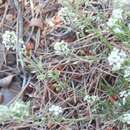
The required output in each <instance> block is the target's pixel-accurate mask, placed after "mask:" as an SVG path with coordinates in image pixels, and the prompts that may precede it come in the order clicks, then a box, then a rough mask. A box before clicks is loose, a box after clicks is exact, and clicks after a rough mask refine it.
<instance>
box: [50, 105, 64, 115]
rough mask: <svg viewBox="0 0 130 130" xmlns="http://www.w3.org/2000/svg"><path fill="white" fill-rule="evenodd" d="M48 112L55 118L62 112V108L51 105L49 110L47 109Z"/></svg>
mask: <svg viewBox="0 0 130 130" xmlns="http://www.w3.org/2000/svg"><path fill="white" fill-rule="evenodd" d="M49 112H51V113H52V114H53V115H55V116H58V115H60V114H62V113H63V110H62V107H60V106H57V105H52V106H51V107H50V108H49Z"/></svg>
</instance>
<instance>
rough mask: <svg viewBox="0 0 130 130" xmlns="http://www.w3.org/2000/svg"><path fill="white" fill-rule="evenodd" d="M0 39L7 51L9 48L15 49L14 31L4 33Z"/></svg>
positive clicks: (15, 38) (15, 37)
mask: <svg viewBox="0 0 130 130" xmlns="http://www.w3.org/2000/svg"><path fill="white" fill-rule="evenodd" d="M2 39H3V41H2V43H3V44H4V45H5V47H6V48H7V50H8V49H10V48H12V49H15V48H16V42H17V36H16V33H15V32H14V31H5V33H4V34H3V35H2Z"/></svg>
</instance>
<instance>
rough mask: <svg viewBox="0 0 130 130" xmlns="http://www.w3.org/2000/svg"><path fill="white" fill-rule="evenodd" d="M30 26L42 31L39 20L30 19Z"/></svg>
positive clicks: (41, 24)
mask: <svg viewBox="0 0 130 130" xmlns="http://www.w3.org/2000/svg"><path fill="white" fill-rule="evenodd" d="M30 26H32V27H39V28H41V29H43V23H42V20H41V19H40V18H32V19H31V21H30Z"/></svg>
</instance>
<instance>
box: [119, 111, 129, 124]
mask: <svg viewBox="0 0 130 130" xmlns="http://www.w3.org/2000/svg"><path fill="white" fill-rule="evenodd" d="M121 121H122V122H124V123H127V124H130V113H126V114H123V116H122V117H121Z"/></svg>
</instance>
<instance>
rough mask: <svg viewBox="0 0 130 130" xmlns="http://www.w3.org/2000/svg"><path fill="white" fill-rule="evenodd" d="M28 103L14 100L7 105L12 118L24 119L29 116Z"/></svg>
mask: <svg viewBox="0 0 130 130" xmlns="http://www.w3.org/2000/svg"><path fill="white" fill-rule="evenodd" d="M29 106H30V105H29V104H25V103H24V102H22V101H16V102H15V103H13V104H11V105H10V107H9V110H10V113H11V117H12V118H14V119H24V117H27V116H29Z"/></svg>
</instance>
